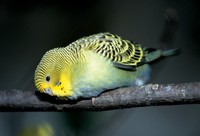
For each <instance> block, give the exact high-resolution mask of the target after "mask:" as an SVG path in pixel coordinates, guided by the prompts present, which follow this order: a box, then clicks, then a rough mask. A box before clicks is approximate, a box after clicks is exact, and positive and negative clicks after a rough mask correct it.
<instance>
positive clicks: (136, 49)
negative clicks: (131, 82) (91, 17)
mask: <svg viewBox="0 0 200 136" xmlns="http://www.w3.org/2000/svg"><path fill="white" fill-rule="evenodd" d="M83 39H84V41H85V42H87V43H88V44H87V47H86V48H87V49H89V50H92V51H94V52H95V53H98V54H101V55H102V56H104V57H105V58H106V59H108V60H111V61H112V62H113V65H114V66H115V67H117V68H120V69H125V70H135V67H137V66H139V65H141V64H144V63H145V59H144V57H145V52H144V49H143V48H142V47H141V46H140V44H138V43H134V42H131V41H129V40H124V39H122V38H121V37H119V36H118V35H114V34H111V33H99V34H96V35H92V36H89V37H84V38H83Z"/></svg>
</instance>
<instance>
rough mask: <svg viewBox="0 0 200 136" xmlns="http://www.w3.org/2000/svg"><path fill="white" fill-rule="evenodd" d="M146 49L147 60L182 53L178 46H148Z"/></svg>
mask: <svg viewBox="0 0 200 136" xmlns="http://www.w3.org/2000/svg"><path fill="white" fill-rule="evenodd" d="M145 51H146V52H147V55H146V57H145V59H146V62H151V61H154V60H156V59H159V58H160V57H166V56H172V55H176V54H179V53H180V50H179V49H178V48H174V49H167V50H156V49H152V48H148V49H146V50H145Z"/></svg>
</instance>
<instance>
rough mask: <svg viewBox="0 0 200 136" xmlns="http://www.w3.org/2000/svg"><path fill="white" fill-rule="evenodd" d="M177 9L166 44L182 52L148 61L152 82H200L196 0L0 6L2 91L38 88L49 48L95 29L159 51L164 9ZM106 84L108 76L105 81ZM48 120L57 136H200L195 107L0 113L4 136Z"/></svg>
mask: <svg viewBox="0 0 200 136" xmlns="http://www.w3.org/2000/svg"><path fill="white" fill-rule="evenodd" d="M169 8H170V9H174V10H175V11H176V12H177V15H178V17H177V20H178V25H177V31H176V33H175V37H174V39H173V42H170V44H169V45H167V47H170V48H175V47H178V48H181V50H182V53H181V54H180V55H178V56H174V57H170V58H167V59H164V60H163V61H159V62H158V63H155V64H153V71H152V80H151V81H150V83H183V82H195V81H199V80H200V76H199V75H200V70H199V69H200V63H199V61H200V42H199V39H200V32H199V31H200V12H199V10H200V9H199V4H198V1H197V0H177V1H174V0H162V1H159V0H156V1H150V0H123V1H116V0H84V1H83V0H73V1H72V0H69V1H67V2H63V1H54V2H49V1H37V0H35V1H33V0H29V1H22V0H21V1H20V0H18V1H17V0H6V1H1V2H0V47H1V49H0V62H1V66H0V77H1V78H0V89H1V90H11V89H20V90H22V91H35V87H34V81H33V76H34V70H35V68H36V66H37V64H38V63H39V61H40V59H41V57H42V55H43V54H44V53H45V52H46V51H47V50H49V49H52V48H55V47H61V46H67V45H68V44H69V43H71V42H73V41H74V40H76V39H78V38H80V37H82V36H87V35H90V34H94V33H99V32H112V33H116V34H118V35H120V36H122V37H124V38H126V39H130V40H134V41H136V42H139V43H141V44H142V45H144V46H147V47H155V48H160V47H161V44H162V42H161V36H162V34H163V31H164V27H165V24H166V23H165V22H166V16H165V13H166V10H167V9H169ZM105 80H106V79H105ZM42 122H46V123H47V124H49V125H50V126H51V127H52V129H53V130H54V132H55V135H56V136H68V135H69V136H78V135H81V136H85V135H87V136H88V135H97V136H98V135H99V136H100V135H106V136H109V135H116V136H122V135H140V136H160V135H162V136H169V135H170V136H199V135H200V126H199V122H200V105H182V106H163V107H143V108H135V109H124V110H114V111H106V112H72V113H49V112H45V113H40V112H37V113H31V112H29V113H0V132H1V134H0V135H1V136H15V135H17V133H18V132H19V131H21V130H22V131H23V130H24V129H26V128H29V126H34V125H36V126H37V125H38V124H41V123H42Z"/></svg>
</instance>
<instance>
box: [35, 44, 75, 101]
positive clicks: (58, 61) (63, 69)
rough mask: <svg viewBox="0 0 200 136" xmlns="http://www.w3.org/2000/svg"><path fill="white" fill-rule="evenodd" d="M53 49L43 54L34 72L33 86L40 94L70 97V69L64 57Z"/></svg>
mask: <svg viewBox="0 0 200 136" xmlns="http://www.w3.org/2000/svg"><path fill="white" fill-rule="evenodd" d="M60 49H61V48H55V49H52V50H50V51H48V52H46V53H45V55H44V56H43V58H42V60H41V61H40V63H39V64H38V66H37V68H36V70H35V77H34V80H35V86H36V88H37V90H38V91H40V92H41V93H46V94H48V95H51V96H57V97H66V98H67V97H70V96H72V94H73V92H72V86H71V77H70V69H69V68H68V65H67V62H66V61H65V56H63V53H62V52H61V50H60Z"/></svg>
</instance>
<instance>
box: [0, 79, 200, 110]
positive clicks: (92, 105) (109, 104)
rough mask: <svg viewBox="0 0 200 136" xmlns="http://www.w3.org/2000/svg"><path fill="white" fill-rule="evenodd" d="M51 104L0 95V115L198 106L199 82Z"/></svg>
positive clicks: (23, 95) (30, 96) (26, 95)
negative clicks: (5, 112) (21, 112)
mask: <svg viewBox="0 0 200 136" xmlns="http://www.w3.org/2000/svg"><path fill="white" fill-rule="evenodd" d="M37 96H38V97H37ZM42 97H43V98H44V96H42ZM51 98H52V97H51ZM48 99H49V98H48ZM52 101H53V102H54V103H52V102H47V101H41V100H40V95H38V94H37V95H35V94H34V92H29V91H27V92H24V91H20V90H12V91H7V90H4V91H0V111H104V110H112V109H122V108H131V107H143V106H159V105H177V104H195V103H200V82H196V83H183V84H148V85H144V86H140V87H129V88H119V89H116V90H112V91H108V92H105V93H103V94H101V95H100V96H99V97H97V98H95V99H94V101H92V99H87V100H80V101H76V102H74V101H73V102H72V101H58V100H57V101H55V100H52ZM64 102H65V103H64Z"/></svg>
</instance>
